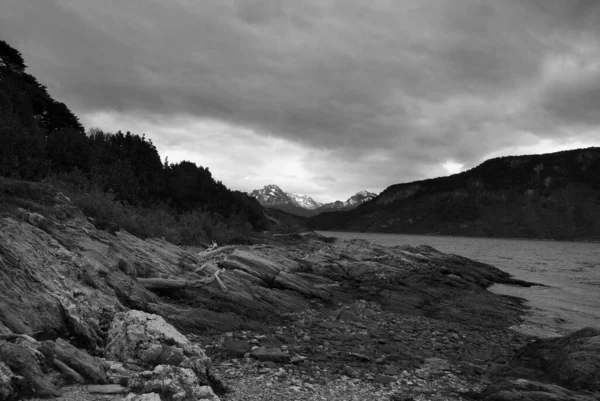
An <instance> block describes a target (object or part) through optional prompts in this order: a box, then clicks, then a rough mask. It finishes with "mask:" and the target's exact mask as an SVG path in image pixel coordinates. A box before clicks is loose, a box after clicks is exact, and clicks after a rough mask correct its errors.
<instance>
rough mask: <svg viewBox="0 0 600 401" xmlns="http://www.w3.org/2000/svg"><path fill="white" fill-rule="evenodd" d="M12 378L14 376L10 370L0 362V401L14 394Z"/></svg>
mask: <svg viewBox="0 0 600 401" xmlns="http://www.w3.org/2000/svg"><path fill="white" fill-rule="evenodd" d="M13 377H14V374H13V372H12V371H11V370H10V368H9V367H8V366H6V364H5V363H4V362H2V361H0V400H7V399H8V398H9V397H10V396H11V395H12V394H13V393H14V389H13V386H12V379H13Z"/></svg>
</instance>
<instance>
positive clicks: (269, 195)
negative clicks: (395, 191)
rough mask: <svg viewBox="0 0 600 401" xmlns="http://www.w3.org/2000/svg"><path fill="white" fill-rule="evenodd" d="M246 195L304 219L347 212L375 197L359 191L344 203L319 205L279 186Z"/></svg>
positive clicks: (302, 195)
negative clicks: (319, 214)
mask: <svg viewBox="0 0 600 401" xmlns="http://www.w3.org/2000/svg"><path fill="white" fill-rule="evenodd" d="M248 195H250V196H252V197H254V198H256V199H257V200H258V202H259V203H260V204H261V205H262V206H264V207H269V208H276V209H280V210H283V211H285V212H288V213H292V214H295V215H298V216H304V217H308V216H314V215H316V214H318V213H322V212H325V211H330V210H349V209H352V208H354V207H356V206H358V205H360V204H361V203H363V202H366V201H368V200H371V199H373V198H374V197H375V196H377V195H376V194H374V193H372V192H369V191H366V190H361V191H358V192H357V193H356V194H354V195H352V196H351V197H350V198H348V199H347V200H346V201H345V202H342V201H339V200H338V201H335V202H330V203H321V202H318V201H315V200H314V199H313V198H311V197H310V196H308V195H304V194H298V193H291V192H284V191H283V190H282V189H281V188H280V187H279V186H277V185H274V184H269V185H265V186H264V187H263V188H262V189H256V190H254V191H252V192H250V193H249V194H248Z"/></svg>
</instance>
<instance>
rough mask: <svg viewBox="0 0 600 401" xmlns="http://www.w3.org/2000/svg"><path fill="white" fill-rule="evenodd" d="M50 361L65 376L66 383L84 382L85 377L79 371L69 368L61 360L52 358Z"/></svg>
mask: <svg viewBox="0 0 600 401" xmlns="http://www.w3.org/2000/svg"><path fill="white" fill-rule="evenodd" d="M52 363H53V364H54V366H56V368H57V369H58V370H60V372H61V373H62V374H63V376H64V377H65V381H66V382H67V383H69V384H72V383H79V384H83V383H85V379H84V378H83V377H82V376H81V375H80V374H79V373H77V372H75V371H74V370H73V369H71V368H70V367H68V366H67V365H65V364H64V363H63V362H61V361H59V360H58V359H54V360H52Z"/></svg>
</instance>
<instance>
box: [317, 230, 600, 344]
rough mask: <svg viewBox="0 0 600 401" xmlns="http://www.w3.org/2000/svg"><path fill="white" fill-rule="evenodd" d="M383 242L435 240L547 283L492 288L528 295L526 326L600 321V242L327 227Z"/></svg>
mask: <svg viewBox="0 0 600 401" xmlns="http://www.w3.org/2000/svg"><path fill="white" fill-rule="evenodd" d="M322 234H323V235H329V236H335V237H339V238H343V239H350V238H362V239H366V240H368V241H371V242H374V243H379V244H382V245H389V246H394V245H403V244H409V245H413V246H416V245H421V244H426V245H430V246H432V247H434V248H436V249H438V250H440V251H442V252H447V253H454V254H457V255H461V256H465V257H468V258H471V259H475V260H479V261H481V262H484V263H489V264H491V265H494V266H496V267H498V268H500V269H502V270H504V271H506V272H508V273H510V274H512V275H513V276H514V277H515V278H518V279H522V280H527V281H532V282H535V283H539V284H543V285H544V286H534V287H531V288H522V287H513V286H507V285H500V284H496V285H493V286H492V287H490V291H493V292H495V293H497V294H503V295H512V296H517V297H521V298H524V299H526V300H527V301H528V302H527V306H529V307H530V308H531V310H530V312H529V313H528V314H527V316H526V317H525V322H524V324H523V326H522V327H521V328H520V329H521V330H524V331H527V332H530V333H534V334H537V335H540V336H552V335H557V334H564V333H566V332H571V331H573V330H577V329H580V328H582V327H585V326H593V327H600V244H599V243H588V242H558V241H536V240H520V239H494V238H471V237H446V236H428V235H405V234H366V233H343V232H322Z"/></svg>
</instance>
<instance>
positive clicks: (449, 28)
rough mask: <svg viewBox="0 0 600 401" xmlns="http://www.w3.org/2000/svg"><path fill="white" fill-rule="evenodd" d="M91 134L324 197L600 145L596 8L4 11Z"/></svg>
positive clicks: (68, 1) (512, 2) (64, 6)
mask: <svg viewBox="0 0 600 401" xmlns="http://www.w3.org/2000/svg"><path fill="white" fill-rule="evenodd" d="M2 3H3V4H2V11H1V12H0V39H2V40H5V41H6V42H8V43H9V44H10V45H11V46H13V47H15V48H17V49H18V50H19V51H20V52H21V53H22V55H23V57H24V59H25V62H26V64H27V65H28V66H29V69H28V72H29V73H31V74H32V75H34V76H35V77H36V78H38V80H39V81H40V82H42V83H43V84H45V85H46V86H47V87H48V91H49V93H50V94H51V95H52V96H53V97H54V98H55V99H57V100H60V101H62V102H64V103H65V104H66V105H67V106H68V107H69V108H70V109H71V110H72V111H73V112H74V113H75V114H76V115H77V116H78V117H79V118H80V120H81V122H82V123H83V124H84V126H86V128H92V127H98V128H101V129H103V130H104V131H109V132H116V131H117V130H122V131H124V132H125V131H131V132H133V133H136V134H140V135H141V134H145V135H146V137H147V138H150V139H151V140H152V142H153V143H154V144H155V145H156V147H157V149H158V151H159V153H160V154H161V156H162V157H163V158H164V157H165V156H166V157H168V160H169V162H171V163H174V162H178V161H181V160H189V161H192V162H195V163H197V164H199V165H202V166H205V167H208V168H209V169H210V171H211V172H212V174H213V176H214V177H215V178H216V179H217V180H220V181H222V182H223V183H224V184H225V185H227V186H228V187H230V188H232V189H237V190H242V191H252V190H254V189H259V188H262V187H263V186H264V185H267V184H277V185H279V186H280V187H281V188H282V189H283V190H284V191H287V192H297V193H303V194H308V195H310V196H312V197H313V198H314V199H315V200H317V201H321V202H329V201H333V200H337V199H341V200H345V199H347V198H348V197H350V196H351V195H352V194H354V193H356V192H358V191H359V190H363V189H366V190H369V191H372V192H380V191H382V190H383V189H385V188H386V187H387V186H389V185H392V184H396V183H401V182H410V181H415V180H420V179H425V178H432V177H438V176H443V175H448V174H451V173H456V172H459V171H462V170H465V169H469V168H472V167H474V166H476V165H478V164H479V163H481V162H483V161H484V160H486V159H489V158H491V157H498V156H507V155H518V154H528V153H547V152H553V151H559V150H566V149H574V148H582V147H589V146H600V32H599V31H600V1H597V0H585V1H578V0H488V1H486V0H478V1H476V0H427V1H424V0H369V1H365V0H271V1H268V0H171V1H164V0H127V1H121V0H105V1H97V0H3V1H2Z"/></svg>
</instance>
